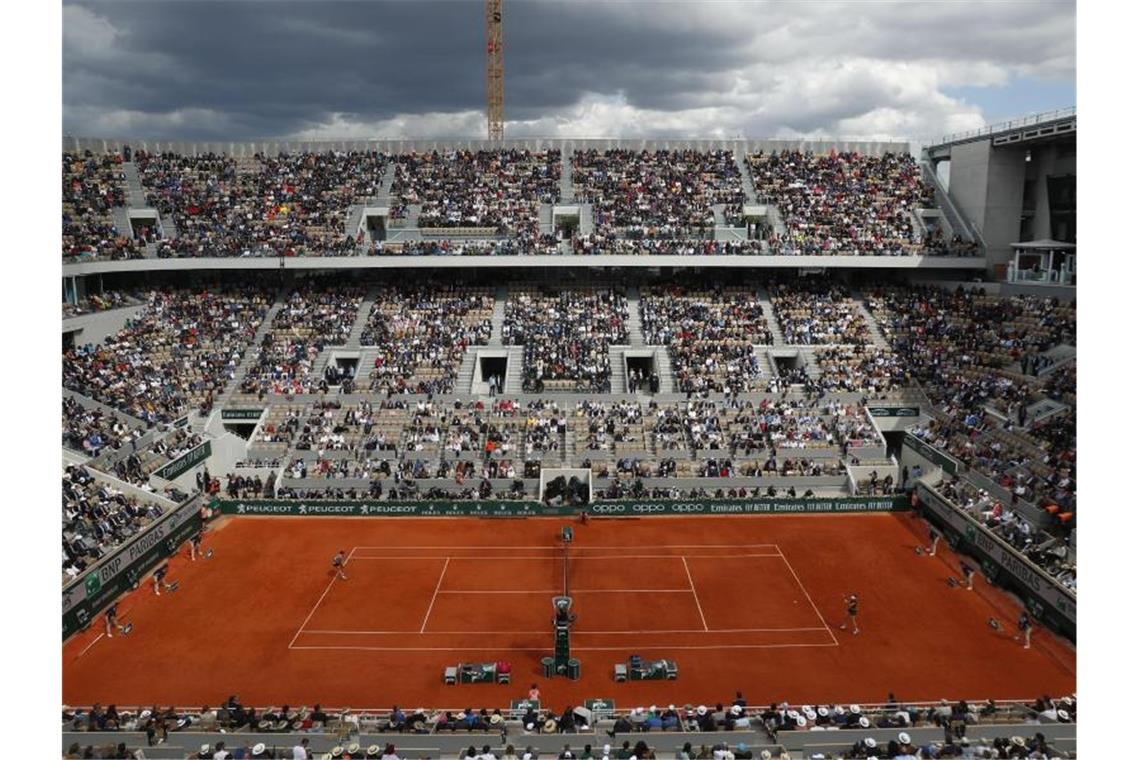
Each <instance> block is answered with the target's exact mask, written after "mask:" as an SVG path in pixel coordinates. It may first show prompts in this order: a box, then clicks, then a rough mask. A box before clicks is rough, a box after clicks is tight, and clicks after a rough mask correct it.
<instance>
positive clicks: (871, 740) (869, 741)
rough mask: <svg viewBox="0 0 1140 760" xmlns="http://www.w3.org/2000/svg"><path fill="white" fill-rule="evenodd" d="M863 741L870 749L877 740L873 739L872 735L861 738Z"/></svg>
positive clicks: (875, 744)
mask: <svg viewBox="0 0 1140 760" xmlns="http://www.w3.org/2000/svg"><path fill="white" fill-rule="evenodd" d="M863 743H864V744H866V745H867V746H868V747H870V748H871V749H874V748H875V747H876V746H877V745H878V742H876V741H875V737H873V736H868V737H867V738H866V739H864V740H863Z"/></svg>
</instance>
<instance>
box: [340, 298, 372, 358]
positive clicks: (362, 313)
mask: <svg viewBox="0 0 1140 760" xmlns="http://www.w3.org/2000/svg"><path fill="white" fill-rule="evenodd" d="M376 296H377V292H376V290H375V289H374V288H369V290H368V292H367V293H365V294H364V298H363V299H362V300H361V301H360V310H359V311H357V312H356V321H354V322H353V323H352V331H351V332H349V334H348V340H346V341H345V343H344V346H343V348H359V347H360V336H361V335H363V334H364V328H365V327H366V326H367V325H368V315H370V314H371V313H372V306H373V304H375V303H376Z"/></svg>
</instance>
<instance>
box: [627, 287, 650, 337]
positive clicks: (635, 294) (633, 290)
mask: <svg viewBox="0 0 1140 760" xmlns="http://www.w3.org/2000/svg"><path fill="white" fill-rule="evenodd" d="M625 298H626V302H627V306H628V308H629V316H628V317H626V319H625V329H626V330H628V331H629V345H630V346H644V345H645V333H644V332H643V331H642V329H641V288H639V287H636V286H631V287H630V288H629V290H628V292H627V293H626V296H625Z"/></svg>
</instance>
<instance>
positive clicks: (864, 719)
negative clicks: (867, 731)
mask: <svg viewBox="0 0 1140 760" xmlns="http://www.w3.org/2000/svg"><path fill="white" fill-rule="evenodd" d="M859 726H860V727H861V728H870V727H871V721H869V720H867V716H866V715H861V716H859Z"/></svg>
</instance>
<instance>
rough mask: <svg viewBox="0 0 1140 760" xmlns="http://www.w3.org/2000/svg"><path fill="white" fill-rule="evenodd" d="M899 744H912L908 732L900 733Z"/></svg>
mask: <svg viewBox="0 0 1140 760" xmlns="http://www.w3.org/2000/svg"><path fill="white" fill-rule="evenodd" d="M899 743H900V744H910V734H908V733H907V732H906V731H900V732H899Z"/></svg>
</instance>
